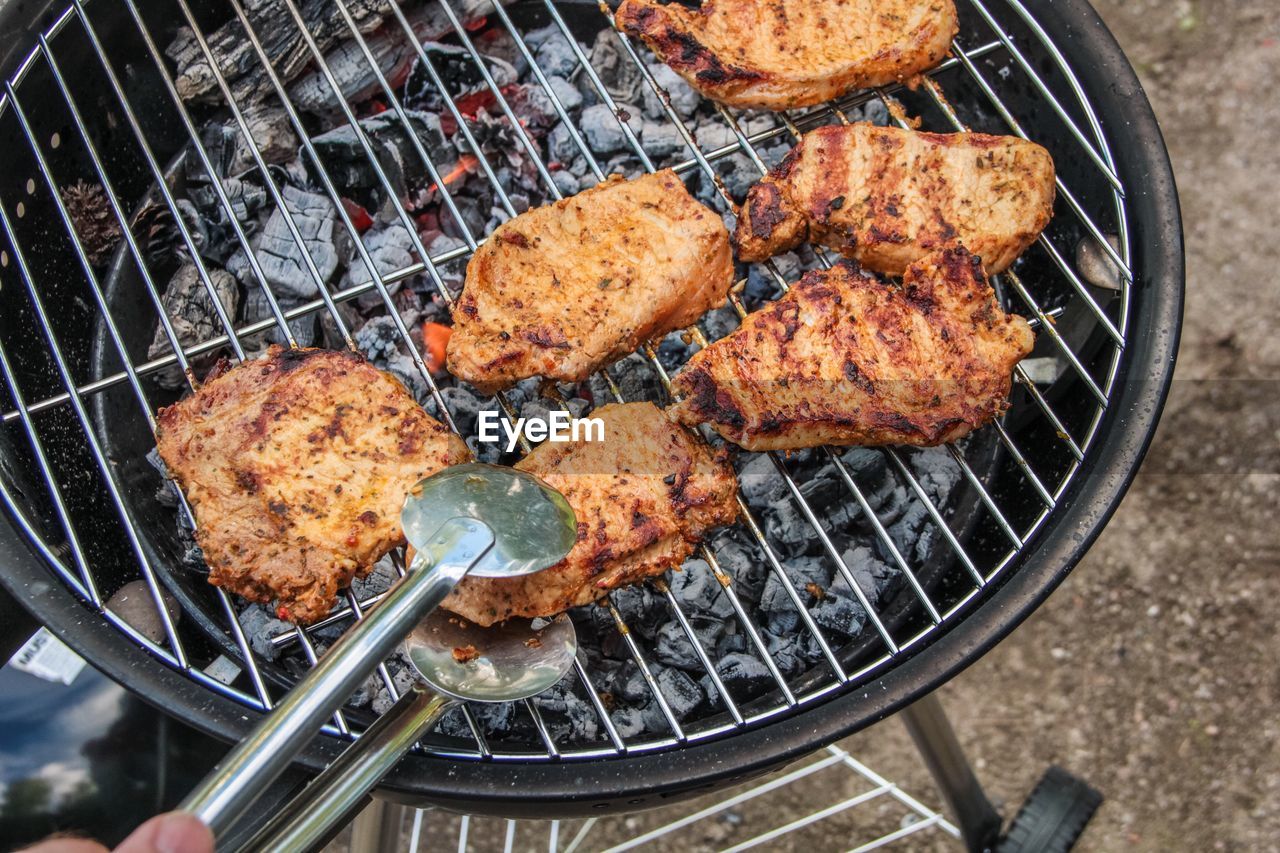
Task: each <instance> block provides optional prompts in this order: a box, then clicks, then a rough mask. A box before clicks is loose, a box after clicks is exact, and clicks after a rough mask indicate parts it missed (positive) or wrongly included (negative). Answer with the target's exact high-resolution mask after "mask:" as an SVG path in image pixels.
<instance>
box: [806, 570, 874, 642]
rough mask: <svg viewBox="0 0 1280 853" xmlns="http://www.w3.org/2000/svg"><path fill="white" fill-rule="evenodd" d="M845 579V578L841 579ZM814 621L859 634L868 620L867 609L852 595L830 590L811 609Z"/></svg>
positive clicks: (853, 634) (852, 633) (850, 634)
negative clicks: (839, 593)
mask: <svg viewBox="0 0 1280 853" xmlns="http://www.w3.org/2000/svg"><path fill="white" fill-rule="evenodd" d="M841 580H843V579H841ZM809 612H810V614H812V616H813V621H814V622H817V623H818V624H819V625H821V626H822V627H823V628H830V629H831V630H832V631H837V632H839V633H841V634H845V635H846V636H850V637H853V636H857V635H858V634H859V633H861V631H862V626H863V625H864V624H865V623H866V621H867V611H866V610H864V609H863V607H862V605H861V604H860V603H859V602H858V600H857V599H856V598H853V597H852V596H851V595H850V596H846V595H838V594H836V593H834V592H828V593H827V594H826V595H824V596H823V597H822V599H821V600H820V601H819V602H818V603H817V604H815V605H814V606H813V607H812V608H810V610H809Z"/></svg>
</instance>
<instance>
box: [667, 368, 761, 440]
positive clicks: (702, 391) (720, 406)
mask: <svg viewBox="0 0 1280 853" xmlns="http://www.w3.org/2000/svg"><path fill="white" fill-rule="evenodd" d="M681 379H683V381H682V382H681V385H683V386H684V388H685V390H686V392H687V393H686V398H687V399H686V401H685V403H686V405H688V406H689V408H690V411H692V412H694V413H695V414H696V415H698V417H699V418H701V419H702V420H705V421H708V422H710V423H717V424H725V425H726V426H729V427H732V428H734V429H741V428H742V427H744V426H746V423H747V419H746V417H745V416H744V415H743V413H742V410H741V409H740V408H738V405H737V404H736V403H735V402H733V399H732V398H731V397H730V396H729V394H727V393H725V392H724V391H723V389H721V388H720V386H719V385H718V384H717V383H716V380H715V379H714V378H713V377H712V376H711V374H710V373H708V372H707V371H705V370H702V369H700V368H694V369H692V370H689V371H688V372H687V373H686V374H682V376H681Z"/></svg>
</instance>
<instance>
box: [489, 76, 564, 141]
mask: <svg viewBox="0 0 1280 853" xmlns="http://www.w3.org/2000/svg"><path fill="white" fill-rule="evenodd" d="M503 94H504V95H505V97H506V99H507V103H508V104H510V105H511V111H512V112H513V113H515V114H516V118H518V119H520V121H521V122H522V123H523V124H524V125H525V126H526V127H529V128H533V129H535V130H539V131H543V130H547V129H548V128H550V127H551V126H552V125H554V124H555V123H556V122H557V121H559V120H560V116H559V115H558V114H557V113H556V108H555V105H554V104H552V103H551V96H550V95H548V94H547V92H546V90H545V89H543V88H542V87H541V86H539V85H538V84H536V83H517V84H516V85H515V86H511V87H508V89H507V90H505V91H504V92H503Z"/></svg>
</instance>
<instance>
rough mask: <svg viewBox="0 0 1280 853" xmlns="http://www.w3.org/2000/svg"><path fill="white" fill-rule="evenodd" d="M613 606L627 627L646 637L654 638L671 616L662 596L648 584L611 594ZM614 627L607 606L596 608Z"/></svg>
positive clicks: (610, 625) (625, 588)
mask: <svg viewBox="0 0 1280 853" xmlns="http://www.w3.org/2000/svg"><path fill="white" fill-rule="evenodd" d="M610 601H612V602H613V606H614V607H615V608H616V609H617V611H618V613H619V614H621V616H622V620H623V621H624V622H626V623H627V628H628V629H629V630H631V631H633V632H635V633H636V634H638V635H639V636H641V637H644V638H645V639H653V637H654V636H655V635H657V633H658V629H659V626H661V625H662V624H663V623H664V622H666V621H667V620H668V619H670V618H671V616H670V614H669V613H668V612H667V605H666V602H665V601H664V600H663V598H662V596H660V595H658V593H656V592H654V591H653V589H651V588H650V587H648V586H644V585H636V586H628V587H624V588H622V589H620V590H618V591H616V592H614V593H613V594H612V595H611V596H610ZM596 610H597V611H599V612H600V613H601V614H602V615H603V617H604V618H607V619H608V620H609V623H608V624H609V627H611V628H612V627H613V617H611V616H610V615H609V611H608V609H606V608H596Z"/></svg>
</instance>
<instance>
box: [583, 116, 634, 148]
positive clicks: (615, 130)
mask: <svg viewBox="0 0 1280 853" xmlns="http://www.w3.org/2000/svg"><path fill="white" fill-rule="evenodd" d="M620 109H622V108H620ZM628 115H630V116H634V113H628ZM622 121H623V119H622V117H621V116H619V115H616V114H615V113H614V112H613V110H611V109H609V107H608V105H607V104H595V105H594V106H590V107H587V108H586V109H584V110H583V111H582V118H581V119H580V123H581V126H582V136H583V138H584V139H586V141H587V144H588V145H590V146H591V150H592V151H594V152H596V153H597V154H610V153H612V152H614V151H621V150H622V149H623V148H625V147H627V137H626V136H625V135H624V134H623V132H622ZM632 121H634V123H635V127H633V128H632V130H640V129H641V127H642V125H641V124H640V123H639V120H638V119H629V120H628V123H631V122H632Z"/></svg>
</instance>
